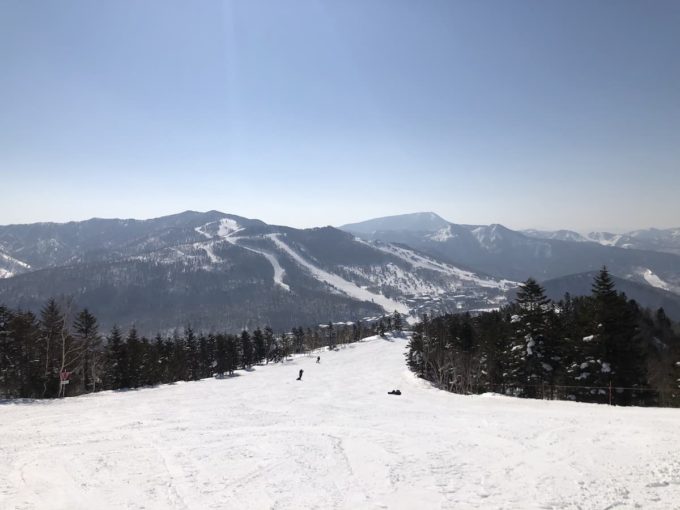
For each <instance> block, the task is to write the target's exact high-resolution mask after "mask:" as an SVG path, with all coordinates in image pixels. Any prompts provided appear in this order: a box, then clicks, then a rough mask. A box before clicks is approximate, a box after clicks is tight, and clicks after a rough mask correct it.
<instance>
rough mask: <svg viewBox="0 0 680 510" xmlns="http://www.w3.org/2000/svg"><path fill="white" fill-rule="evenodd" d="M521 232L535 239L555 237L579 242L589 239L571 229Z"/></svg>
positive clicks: (559, 239) (560, 239)
mask: <svg viewBox="0 0 680 510" xmlns="http://www.w3.org/2000/svg"><path fill="white" fill-rule="evenodd" d="M521 232H522V233H523V234H525V235H527V236H529V237H535V238H537V239H556V240H558V241H576V242H579V243H586V242H588V241H590V239H588V238H586V237H584V236H582V235H581V234H579V233H578V232H574V231H573V230H533V229H528V230H522V231H521Z"/></svg>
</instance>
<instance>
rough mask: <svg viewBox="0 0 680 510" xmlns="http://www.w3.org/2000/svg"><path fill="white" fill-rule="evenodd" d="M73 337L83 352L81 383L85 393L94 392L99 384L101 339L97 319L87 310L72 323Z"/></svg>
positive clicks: (101, 353) (101, 356) (101, 355)
mask: <svg viewBox="0 0 680 510" xmlns="http://www.w3.org/2000/svg"><path fill="white" fill-rule="evenodd" d="M73 336H74V337H75V338H76V339H77V341H78V342H79V343H80V344H81V345H82V348H83V350H84V355H83V362H82V372H83V374H82V382H83V387H84V389H85V391H92V392H94V391H96V389H97V384H98V383H99V382H101V375H100V369H101V364H102V358H103V352H102V338H101V335H100V334H99V325H98V323H97V319H96V317H95V316H94V315H92V314H91V313H90V312H89V311H88V309H87V308H85V309H83V310H82V311H81V312H80V313H79V314H78V315H77V316H76V318H75V320H74V322H73Z"/></svg>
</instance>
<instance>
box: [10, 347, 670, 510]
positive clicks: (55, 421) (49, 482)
mask: <svg viewBox="0 0 680 510" xmlns="http://www.w3.org/2000/svg"><path fill="white" fill-rule="evenodd" d="M405 343H406V342H405V340H404V339H394V340H393V341H388V340H383V339H378V338H373V339H369V340H367V341H364V342H361V343H359V344H355V345H353V346H350V347H347V348H345V349H341V350H340V351H339V352H323V353H321V358H322V359H321V363H320V364H316V363H315V359H314V358H311V357H302V358H298V359H295V360H292V361H288V362H286V363H284V364H277V365H275V366H272V365H270V366H265V367H256V368H255V370H254V371H252V372H249V373H241V374H239V376H237V377H233V378H225V379H222V380H218V379H209V380H203V381H198V382H191V383H180V384H175V385H168V386H160V387H157V388H148V389H141V390H137V391H121V392H105V393H100V394H96V395H89V396H84V397H78V398H68V399H62V400H53V401H41V402H31V403H4V404H2V405H0V424H1V427H0V431H1V433H0V459H2V460H3V462H1V463H0V508H2V509H3V510H4V509H54V510H58V509H69V510H74V509H88V510H90V509H94V508H96V509H142V508H143V509H146V510H151V509H158V510H160V509H163V510H166V509H197V510H199V509H200V510H203V509H248V508H254V509H270V508H276V509H314V508H315V509H384V508H389V509H393V508H394V509H427V510H430V509H439V508H448V509H474V508H493V509H496V508H503V509H533V508H560V509H606V508H617V509H628V508H645V509H673V508H680V410H673V409H641V408H616V407H608V406H599V405H592V404H575V403H569V402H547V401H530V400H515V399H511V398H505V397H500V396H474V397H466V396H458V395H452V394H449V393H445V392H442V391H439V390H436V389H433V388H431V387H430V386H429V385H428V384H426V383H425V382H424V381H421V380H418V379H416V378H414V377H413V376H412V375H411V374H410V373H409V372H408V371H407V370H406V368H405V365H404V358H403V352H404V347H405ZM300 368H302V369H304V371H305V372H304V376H303V380H302V381H296V380H295V378H296V377H297V374H298V370H299V369H300ZM394 388H399V389H400V390H401V391H402V393H403V394H402V396H399V397H397V396H389V395H387V391H389V390H391V389H394Z"/></svg>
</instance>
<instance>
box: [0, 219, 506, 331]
mask: <svg viewBox="0 0 680 510" xmlns="http://www.w3.org/2000/svg"><path fill="white" fill-rule="evenodd" d="M82 223H83V224H78V223H69V224H63V225H59V224H49V225H45V224H40V225H38V226H35V225H27V226H10V227H0V241H2V242H3V247H5V249H7V248H9V249H11V250H13V251H12V252H11V253H12V255H10V256H11V257H13V256H14V254H15V253H16V254H21V256H23V257H24V260H30V261H31V263H32V265H31V266H30V267H26V268H23V269H24V271H23V274H18V273H17V274H15V275H14V276H12V277H10V278H5V279H3V280H1V281H0V302H4V303H5V304H7V305H10V306H13V307H17V306H19V307H23V308H29V309H33V310H35V309H38V308H39V307H40V306H41V305H42V304H43V303H44V301H45V300H46V299H47V298H49V297H50V296H59V295H66V296H73V298H74V299H75V302H76V305H77V306H87V307H89V308H90V309H91V311H92V312H93V313H95V315H97V316H98V317H99V318H100V320H101V321H102V322H103V324H104V325H107V326H108V325H111V324H113V323H114V322H117V323H119V324H121V325H127V324H129V323H131V322H133V321H134V322H135V323H136V324H137V326H138V328H139V329H141V330H143V331H149V332H150V331H153V330H155V329H167V328H173V327H177V326H182V325H185V324H187V323H190V324H192V325H194V326H195V327H202V328H211V327H213V328H227V329H238V328H242V327H244V326H249V325H256V324H263V323H269V324H272V325H273V326H274V327H281V328H283V327H291V326H294V325H298V324H309V323H317V322H325V321H328V320H353V319H357V318H362V317H375V316H378V315H381V314H384V313H391V312H393V311H394V310H398V311H399V312H401V313H404V314H417V313H419V312H421V311H425V310H426V311H436V310H447V311H453V310H468V309H485V308H493V307H497V306H499V305H500V304H502V303H504V302H505V295H506V292H507V291H508V290H509V289H511V288H512V287H513V286H514V284H513V283H512V282H511V281H509V280H507V279H499V278H492V277H489V276H485V275H484V274H481V273H479V272H474V271H471V270H469V269H467V268H465V267H461V266H456V265H454V264H451V263H448V262H446V261H444V260H441V259H440V258H438V257H436V256H432V255H427V254H424V253H421V252H419V251H417V250H414V249H412V248H409V247H407V246H403V245H396V244H391V243H385V242H382V241H379V240H371V241H367V240H361V239H358V238H356V237H354V236H353V235H351V234H348V233H346V232H343V231H340V230H337V229H335V228H332V227H325V228H315V229H306V230H298V229H293V228H288V227H283V226H274V225H267V224H265V223H263V222H261V221H259V220H251V219H247V218H242V217H239V216H235V215H229V214H224V213H220V212H217V211H210V212H207V213H197V212H190V211H188V212H185V213H182V214H179V215H174V216H171V217H165V218H158V219H154V220H147V221H137V220H90V221H89V222H82ZM22 227H23V228H22ZM102 232H104V234H103V233H102ZM46 246H51V247H52V249H51V250H48V249H45V247H46Z"/></svg>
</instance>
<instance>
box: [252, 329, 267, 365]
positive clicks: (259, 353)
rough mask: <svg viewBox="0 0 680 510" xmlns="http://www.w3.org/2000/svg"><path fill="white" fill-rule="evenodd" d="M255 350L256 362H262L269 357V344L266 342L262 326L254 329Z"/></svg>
mask: <svg viewBox="0 0 680 510" xmlns="http://www.w3.org/2000/svg"><path fill="white" fill-rule="evenodd" d="M253 351H254V353H253V358H254V359H253V362H254V363H262V361H264V359H265V358H266V357H267V345H266V344H265V339H264V335H263V334H262V330H261V329H260V328H257V329H256V330H255V331H253Z"/></svg>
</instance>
